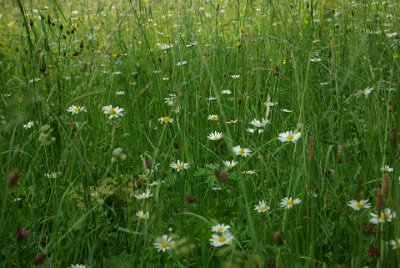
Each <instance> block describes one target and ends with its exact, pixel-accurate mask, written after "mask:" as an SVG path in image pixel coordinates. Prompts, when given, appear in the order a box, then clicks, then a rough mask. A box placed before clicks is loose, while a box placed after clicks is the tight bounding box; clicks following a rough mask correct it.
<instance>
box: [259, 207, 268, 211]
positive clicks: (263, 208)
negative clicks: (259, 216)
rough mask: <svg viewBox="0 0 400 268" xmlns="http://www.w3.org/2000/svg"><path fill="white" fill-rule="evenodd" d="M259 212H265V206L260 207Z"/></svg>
mask: <svg viewBox="0 0 400 268" xmlns="http://www.w3.org/2000/svg"><path fill="white" fill-rule="evenodd" d="M259 209H260V211H266V210H267V208H266V207H265V206H260V208H259Z"/></svg>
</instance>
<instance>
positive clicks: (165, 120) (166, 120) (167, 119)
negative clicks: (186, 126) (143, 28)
mask: <svg viewBox="0 0 400 268" xmlns="http://www.w3.org/2000/svg"><path fill="white" fill-rule="evenodd" d="M169 120H170V118H169V116H164V117H163V118H162V121H164V122H169Z"/></svg>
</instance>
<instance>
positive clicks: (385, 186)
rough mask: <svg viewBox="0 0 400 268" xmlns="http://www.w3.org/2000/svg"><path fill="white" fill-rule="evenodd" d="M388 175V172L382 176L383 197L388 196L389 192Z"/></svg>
mask: <svg viewBox="0 0 400 268" xmlns="http://www.w3.org/2000/svg"><path fill="white" fill-rule="evenodd" d="M388 178H389V176H388V174H383V178H382V193H383V198H386V197H387V196H388V192H389V180H388Z"/></svg>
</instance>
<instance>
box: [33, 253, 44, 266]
mask: <svg viewBox="0 0 400 268" xmlns="http://www.w3.org/2000/svg"><path fill="white" fill-rule="evenodd" d="M45 259H46V253H44V252H40V253H38V254H37V255H36V256H35V258H34V259H33V261H32V263H33V265H40V264H42V263H43V262H44V261H45Z"/></svg>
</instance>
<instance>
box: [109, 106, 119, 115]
mask: <svg viewBox="0 0 400 268" xmlns="http://www.w3.org/2000/svg"><path fill="white" fill-rule="evenodd" d="M108 114H110V115H115V114H117V110H115V109H114V108H111V109H110V110H108Z"/></svg>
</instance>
